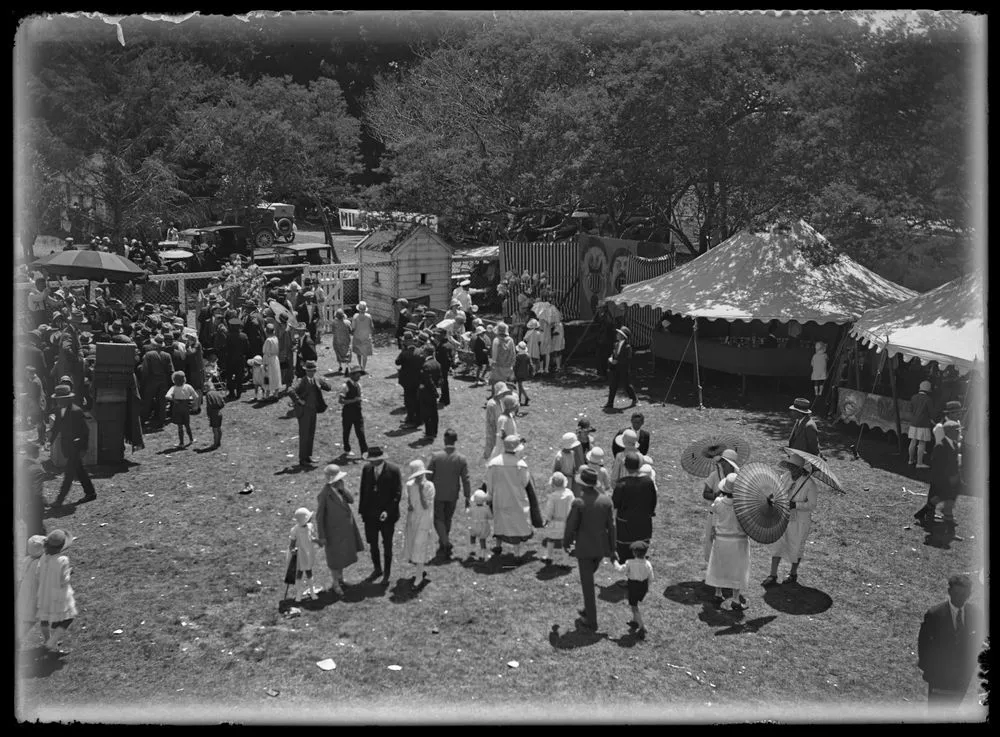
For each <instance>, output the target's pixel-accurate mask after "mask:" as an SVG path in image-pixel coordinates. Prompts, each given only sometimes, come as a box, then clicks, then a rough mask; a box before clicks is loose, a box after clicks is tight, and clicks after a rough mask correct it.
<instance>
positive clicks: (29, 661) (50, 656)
mask: <svg viewBox="0 0 1000 737" xmlns="http://www.w3.org/2000/svg"><path fill="white" fill-rule="evenodd" d="M20 658H21V673H22V675H23V677H25V678H48V677H49V676H51V675H52V674H53V673H55V672H56V671H58V670H62V668H63V666H64V665H65V661H64V659H63V657H62V656H60V655H58V654H55V653H52V652H50V651H49V650H48V649H47V648H44V647H42V646H41V645H39V646H38V647H34V648H32V649H31V650H25V651H24V652H23V653H21V654H20Z"/></svg>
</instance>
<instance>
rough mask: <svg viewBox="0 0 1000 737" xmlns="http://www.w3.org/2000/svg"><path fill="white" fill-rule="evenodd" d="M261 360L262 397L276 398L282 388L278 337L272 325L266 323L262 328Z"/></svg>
mask: <svg viewBox="0 0 1000 737" xmlns="http://www.w3.org/2000/svg"><path fill="white" fill-rule="evenodd" d="M264 334H265V335H267V338H265V339H264V348H263V351H262V352H263V359H264V396H265V397H276V396H277V395H278V393H279V392H280V391H281V390H282V389H283V388H284V385H283V384H282V383H281V361H280V360H279V358H278V352H279V351H280V348H279V347H278V335H277V332H276V331H275V329H274V323H273V322H272V323H268V324H267V327H266V328H264Z"/></svg>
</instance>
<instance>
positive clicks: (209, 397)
mask: <svg viewBox="0 0 1000 737" xmlns="http://www.w3.org/2000/svg"><path fill="white" fill-rule="evenodd" d="M225 408H226V395H225V394H223V393H222V392H221V391H219V390H218V389H216V388H215V384H213V383H212V379H211V377H208V378H206V379H205V414H206V415H208V426H209V427H210V428H211V429H212V444H211V445H210V446H209V450H215V449H216V448H218V447H219V446H221V445H222V410H224V409H225Z"/></svg>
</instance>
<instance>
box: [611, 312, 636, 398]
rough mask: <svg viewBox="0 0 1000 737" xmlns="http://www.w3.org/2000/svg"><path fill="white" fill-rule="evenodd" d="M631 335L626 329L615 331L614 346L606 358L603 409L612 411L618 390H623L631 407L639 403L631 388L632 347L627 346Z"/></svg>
mask: <svg viewBox="0 0 1000 737" xmlns="http://www.w3.org/2000/svg"><path fill="white" fill-rule="evenodd" d="M631 336H632V333H631V331H630V330H629V329H628V328H626V327H621V328H618V329H617V330H616V331H615V337H616V340H615V345H614V347H613V348H612V349H611V355H610V356H609V357H608V403H607V404H605V405H604V408H605V409H613V408H614V406H615V396H616V395H617V394H618V388H619V387H622V388H624V389H625V393H626V394H627V395H628V398H629V399H631V400H632V404H631V405H629V406H631V407H634V406H636V404H638V403H639V399H638V397H636V394H635V389H633V388H632V374H631V372H632V346H631V345H630V344H629V341H630V339H631Z"/></svg>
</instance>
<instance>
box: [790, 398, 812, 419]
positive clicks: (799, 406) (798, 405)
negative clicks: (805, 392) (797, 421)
mask: <svg viewBox="0 0 1000 737" xmlns="http://www.w3.org/2000/svg"><path fill="white" fill-rule="evenodd" d="M811 407H812V404H811V402H810V401H809V400H808V399H803V398H802V397H799V398H797V399H796V400H795V401H794V402H792V403H791V405H790V406H789V407H788V409H793V410H795V411H796V412H801V413H802V414H804V415H811V414H812V409H811Z"/></svg>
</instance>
